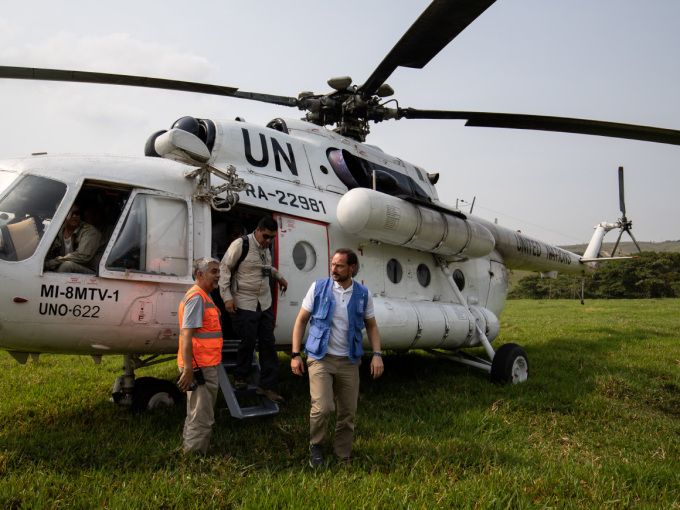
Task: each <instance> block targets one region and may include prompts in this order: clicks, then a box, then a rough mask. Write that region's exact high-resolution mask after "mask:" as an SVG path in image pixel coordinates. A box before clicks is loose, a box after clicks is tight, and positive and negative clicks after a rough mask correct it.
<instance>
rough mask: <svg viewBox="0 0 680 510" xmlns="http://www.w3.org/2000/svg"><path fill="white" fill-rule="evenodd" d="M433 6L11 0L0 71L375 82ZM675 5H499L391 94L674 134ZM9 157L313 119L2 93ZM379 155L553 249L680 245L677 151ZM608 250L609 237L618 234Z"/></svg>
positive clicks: (172, 97)
mask: <svg viewBox="0 0 680 510" xmlns="http://www.w3.org/2000/svg"><path fill="white" fill-rule="evenodd" d="M428 3H429V2H428V1H427V0H417V1H416V0H412V1H409V2H395V1H394V0H344V1H342V2H339V1H338V2H335V1H332V2H331V1H324V0H315V1H308V0H304V1H295V2H293V1H289V2H282V1H280V0H278V1H273V0H272V1H269V0H257V1H256V0H249V1H234V0H219V1H200V2H193V3H188V2H180V1H175V0H163V1H146V2H141V1H139V0H136V1H134V2H133V1H128V0H117V1H116V2H93V1H84V0H83V1H64V2H53V1H44V2H37V1H31V0H22V1H21V2H19V1H15V2H3V7H2V9H0V63H1V64H3V65H16V66H33V67H51V68H67V69H78V70H87V71H99V72H110V73H124V74H139V75H147V76H153V77H162V78H173V79H180V80H191V81H201V82H208V83H216V84H220V85H230V86H235V87H239V88H241V89H242V90H246V91H255V92H268V93H273V94H280V95H289V96H297V94H298V92H300V91H302V90H313V91H315V92H326V91H327V90H328V86H327V85H326V83H325V82H326V80H327V79H328V78H330V77H331V76H340V75H350V76H352V77H353V78H354V79H355V80H356V81H357V82H358V83H363V81H364V79H365V78H366V77H368V75H369V74H370V73H371V71H372V70H373V69H374V68H375V67H376V66H377V64H378V63H379V62H380V61H381V60H382V58H383V56H384V55H385V54H386V53H387V52H388V51H389V50H390V49H391V48H392V46H394V44H395V43H396V42H397V41H398V40H399V38H400V37H401V35H402V34H403V33H404V32H405V31H406V30H407V29H408V27H409V26H410V25H411V23H412V22H413V21H414V20H415V19H416V18H417V17H418V15H419V14H420V13H421V12H422V11H423V10H424V9H425V7H426V6H427V4H428ZM679 21H680V2H678V1H677V0H648V1H645V2H641V1H639V0H597V1H593V0H498V1H497V2H496V4H494V5H493V6H492V7H491V8H490V9H489V10H487V12H485V13H484V14H483V15H482V16H481V17H480V18H478V19H477V20H476V21H475V22H474V23H473V24H472V25H471V26H470V27H468V28H467V29H466V30H465V31H464V32H463V33H462V34H461V35H459V36H458V37H457V38H456V39H455V40H454V41H453V42H452V43H451V44H449V46H448V47H447V48H445V49H444V50H443V51H442V52H441V53H440V54H439V55H438V56H437V57H435V59H433V60H432V61H431V62H430V64H429V65H428V66H426V67H425V68H424V69H422V70H412V69H398V70H397V71H396V72H395V73H394V74H393V75H392V76H391V77H390V78H389V79H388V83H389V84H390V85H392V87H393V88H394V89H395V91H396V95H395V97H396V98H398V100H399V105H400V106H402V107H406V106H411V107H415V108H424V109H455V110H475V111H499V112H512V113H529V114H538V115H558V116H568V117H582V118H590V119H597V120H607V121H614V122H625V123H631V124H642V125H651V126H658V127H666V128H672V129H680V99H679V98H678V93H679V92H678V91H679V90H680V54H679V53H680V30H678V22H679ZM0 111H1V112H2V122H1V123H0V159H4V158H5V157H14V156H22V155H26V154H29V153H31V152H36V151H47V152H50V153H109V154H124V155H141V154H142V153H143V148H144V143H145V141H146V138H147V137H148V136H149V135H150V134H151V133H152V132H154V131H156V130H158V129H167V128H168V127H169V126H170V124H171V123H172V122H173V121H174V120H175V119H177V118H179V117H181V116H184V115H192V116H196V117H207V118H214V119H233V118H234V117H236V116H241V117H245V118H246V120H248V121H250V122H255V123H261V124H266V123H267V122H268V121H269V120H271V119H272V118H274V117H292V118H298V117H300V115H301V112H299V111H297V110H294V109H288V108H283V107H275V106H271V105H264V104H259V103H254V102H249V101H243V100H235V99H226V98H216V97H209V96H201V95H197V94H189V93H180V92H171V91H150V90H145V89H138V88H127V87H114V86H98V85H82V84H59V83H50V82H44V83H37V82H26V81H10V80H0ZM368 141H369V142H370V143H372V144H375V145H378V146H380V147H381V148H382V149H383V150H384V151H385V152H388V153H390V154H393V155H395V156H398V157H400V158H402V159H404V160H407V161H410V162H412V163H414V164H417V165H418V166H421V167H423V168H425V169H427V170H428V171H430V172H440V173H441V179H440V181H439V184H438V186H437V187H438V190H439V195H440V198H441V199H442V200H443V201H445V202H447V203H449V204H452V205H455V204H456V201H457V200H464V201H467V202H470V201H472V199H473V198H474V197H476V205H475V211H474V213H475V214H478V215H480V216H483V217H485V218H487V219H489V220H492V221H493V220H494V218H497V219H498V222H499V223H501V224H503V225H505V226H507V227H510V228H518V229H521V230H522V231H523V232H525V233H527V234H529V235H532V236H534V237H537V238H539V239H543V240H545V241H548V242H553V243H557V244H572V243H576V242H585V241H587V240H588V239H589V237H590V235H591V232H592V227H593V226H594V225H595V224H596V223H598V222H600V221H604V220H607V221H615V220H616V219H617V218H618V217H619V216H620V213H619V205H618V189H617V168H618V166H620V165H622V166H624V167H625V172H626V207H627V213H628V216H629V218H630V219H632V220H633V222H634V227H633V231H634V233H635V235H636V237H637V239H638V240H640V241H662V240H666V239H674V240H675V239H680V227H679V226H678V222H679V220H678V218H680V205H679V204H680V201H679V200H678V199H677V195H678V193H680V147H677V146H670V145H664V144H656V143H649V142H638V141H630V140H615V139H609V138H603V137H596V136H585V135H573V134H556V133H541V132H534V131H517V130H504V129H489V128H466V127H464V126H463V122H462V121H434V120H402V121H399V122H395V121H387V122H383V123H381V124H378V125H374V126H373V128H372V132H371V135H369V140H368ZM610 236H611V237H610V238H608V239H609V240H610V241H613V240H615V234H614V233H610Z"/></svg>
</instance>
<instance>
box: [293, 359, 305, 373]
mask: <svg viewBox="0 0 680 510" xmlns="http://www.w3.org/2000/svg"><path fill="white" fill-rule="evenodd" d="M290 369H291V370H292V371H293V373H294V374H295V375H302V374H304V373H305V363H304V362H303V361H302V358H301V357H300V356H295V357H294V358H293V359H291V360H290Z"/></svg>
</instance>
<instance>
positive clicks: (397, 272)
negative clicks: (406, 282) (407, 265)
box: [387, 259, 403, 283]
mask: <svg viewBox="0 0 680 510" xmlns="http://www.w3.org/2000/svg"><path fill="white" fill-rule="evenodd" d="M402 273H403V272H402V269H401V264H400V263H399V261H398V260H397V259H390V260H389V261H388V262H387V277H388V278H389V279H390V281H391V282H392V283H399V282H400V281H401V276H402Z"/></svg>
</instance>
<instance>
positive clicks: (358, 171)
mask: <svg viewBox="0 0 680 510" xmlns="http://www.w3.org/2000/svg"><path fill="white" fill-rule="evenodd" d="M328 161H329V163H330V164H331V167H332V168H333V171H334V172H335V175H337V176H338V179H340V180H341V181H342V183H343V184H344V185H345V186H347V189H353V188H373V175H374V174H375V189H376V190H377V191H380V192H382V193H387V194H390V195H395V196H407V197H413V198H416V199H418V200H427V201H429V200H430V197H429V196H428V195H427V193H426V192H425V191H424V190H423V188H421V187H420V185H419V184H418V183H416V181H414V180H413V178H412V177H410V176H408V175H405V174H402V173H400V172H397V171H396V170H392V169H391V168H387V167H385V166H382V165H379V164H377V163H373V162H372V161H368V160H366V159H362V158H359V157H357V156H355V155H354V154H352V153H351V152H348V151H346V150H341V149H331V150H329V151H328Z"/></svg>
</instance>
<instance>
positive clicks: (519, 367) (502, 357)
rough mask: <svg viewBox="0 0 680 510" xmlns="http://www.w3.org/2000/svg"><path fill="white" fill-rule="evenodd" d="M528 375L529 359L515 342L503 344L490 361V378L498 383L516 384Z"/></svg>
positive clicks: (524, 379)
mask: <svg viewBox="0 0 680 510" xmlns="http://www.w3.org/2000/svg"><path fill="white" fill-rule="evenodd" d="M528 377H529V359H528V357H527V353H526V352H524V349H522V348H521V347H520V346H519V345H517V344H505V345H502V346H501V347H500V349H498V350H497V351H496V354H495V355H494V358H493V362H492V363H491V380H492V381H493V382H495V383H498V384H518V383H521V382H524V381H526V380H527V378H528Z"/></svg>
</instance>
